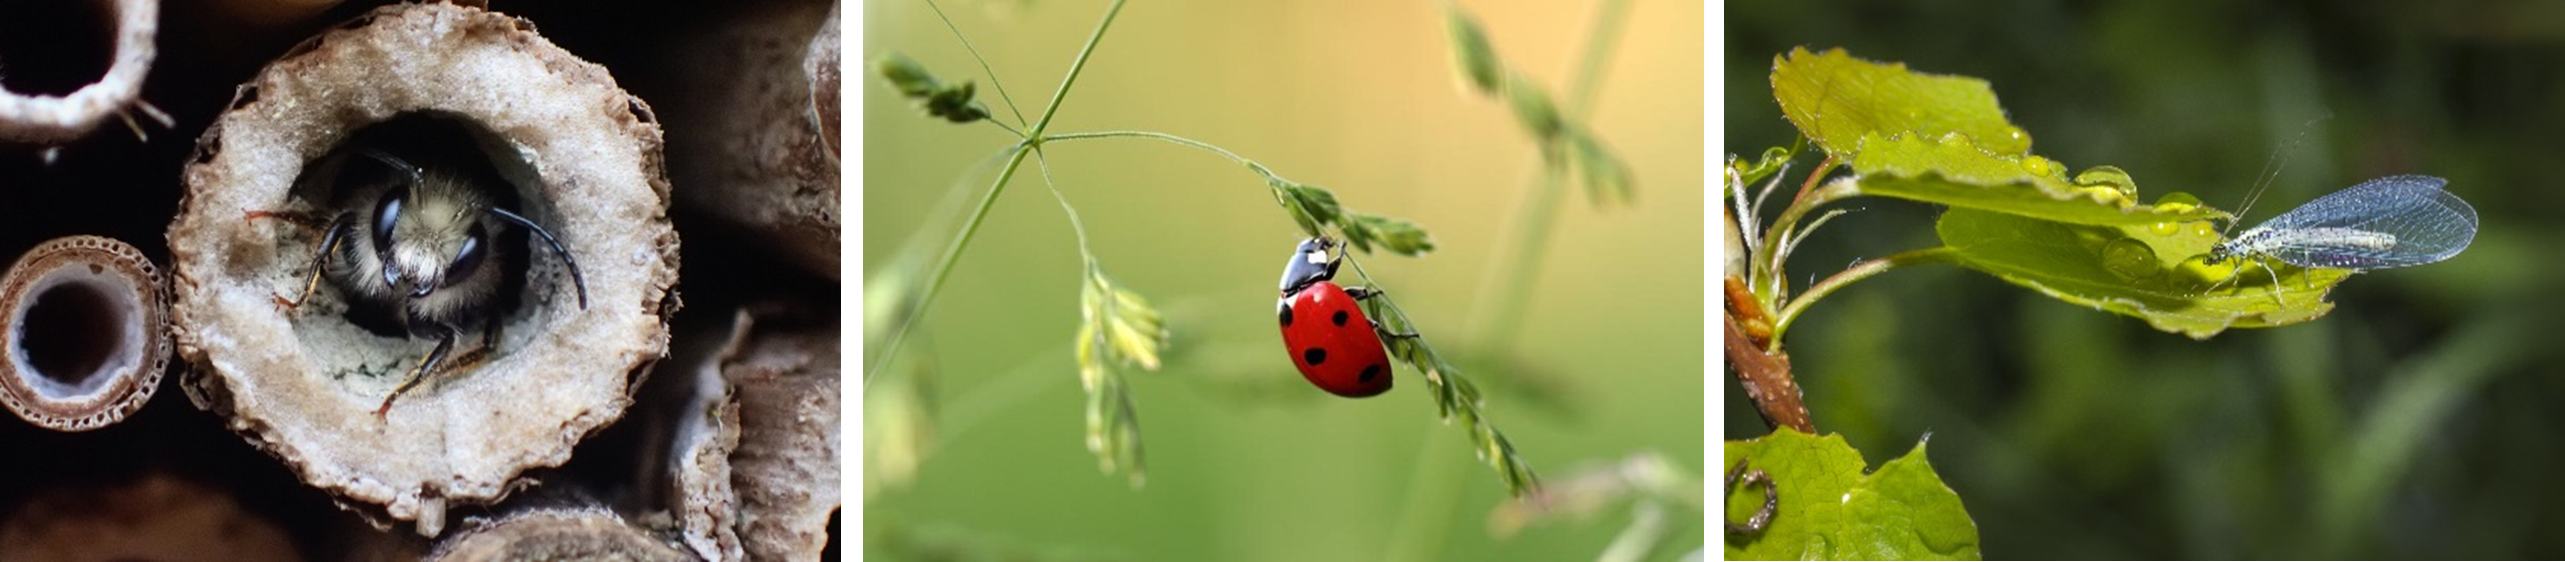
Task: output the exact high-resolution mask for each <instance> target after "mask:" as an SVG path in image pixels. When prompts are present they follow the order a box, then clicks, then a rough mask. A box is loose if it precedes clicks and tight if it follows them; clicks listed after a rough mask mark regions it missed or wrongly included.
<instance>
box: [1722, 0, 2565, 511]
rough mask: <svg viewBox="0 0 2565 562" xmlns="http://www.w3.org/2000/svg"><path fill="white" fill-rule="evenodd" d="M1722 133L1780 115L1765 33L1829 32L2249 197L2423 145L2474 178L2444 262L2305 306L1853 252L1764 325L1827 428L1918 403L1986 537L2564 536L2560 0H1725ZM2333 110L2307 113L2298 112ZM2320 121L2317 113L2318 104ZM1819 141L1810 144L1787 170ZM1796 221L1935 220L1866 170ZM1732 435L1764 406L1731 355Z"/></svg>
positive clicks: (1888, 238) (2117, 162)
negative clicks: (1778, 324) (2069, 296)
mask: <svg viewBox="0 0 2565 562" xmlns="http://www.w3.org/2000/svg"><path fill="white" fill-rule="evenodd" d="M1724 6H1725V10H1726V15H1727V18H1728V19H1727V24H1726V25H1727V27H1726V29H1725V30H1724V32H1725V34H1726V39H1725V40H1724V41H1725V42H1724V43H1723V45H1722V46H1721V49H1722V51H1723V55H1722V56H1724V57H1725V60H1726V69H1725V76H1723V84H1724V86H1723V91H1722V97H1723V99H1724V100H1725V101H1724V102H1723V103H1724V104H1725V114H1726V115H1727V119H1726V122H1727V129H1726V130H1725V131H1723V132H1722V141H1723V147H1724V148H1723V150H1724V151H1725V152H1727V153H1731V154H1738V155H1741V156H1746V157H1752V156H1754V155H1756V154H1760V153H1762V152H1763V150H1764V149H1765V148H1766V147H1771V146H1787V145H1788V144H1789V143H1791V142H1792V140H1793V135H1795V134H1796V133H1795V130H1794V129H1792V128H1791V126H1790V124H1789V122H1787V121H1785V120H1783V119H1782V118H1781V113H1780V110H1779V108H1778V107H1777V106H1776V105H1775V103H1774V102H1773V98H1772V90H1771V83H1770V81H1769V73H1770V72H1771V69H1772V60H1773V57H1774V56H1775V55H1777V54H1780V53H1784V52H1787V51H1788V50H1789V49H1790V48H1791V47H1794V46H1803V45H1804V46H1808V47H1811V48H1814V49H1823V48H1828V47H1837V46H1840V47H1845V48H1848V49H1851V51H1852V52H1853V53H1854V54H1855V55H1856V56H1860V57H1863V58H1868V59H1872V60H1879V61H1892V62H1904V63H1906V64H1907V65H1909V66H1910V67H1912V68H1914V69H1916V70H1919V71H1924V72H1934V73H1949V74H1961V75H1968V76H1975V77H1979V78H1984V79H1986V80H1988V81H1990V82H1992V83H1993V84H1994V88H1995V92H1996V94H1997V95H1998V96H1999V97H2000V99H2001V101H2002V103H2003V106H2004V108H2005V109H2006V111H2007V114H2008V115H2007V116H2008V117H2009V118H2010V119H2011V120H2012V121H2013V122H2014V123H2015V124H2017V125H2019V126H2020V127H2021V128H2023V129H2024V130H2026V131H2029V132H2030V134H2031V136H2032V138H2034V139H2036V144H2035V145H2034V146H2033V151H2034V152H2036V153H2038V154H2041V155H2043V156H2047V157H2050V158H2054V159H2057V160H2059V161H2061V162H2063V163H2065V164H2067V165H2068V166H2069V167H2070V168H2071V169H2083V168H2087V167H2091V166H2096V165H2105V164H2107V165H2113V166H2117V167H2119V168H2121V169H2123V170H2125V171H2127V173H2128V174H2129V175H2130V176H2131V177H2133V178H2136V179H2138V180H2140V181H2142V182H2144V184H2145V185H2146V186H2147V191H2148V192H2149V193H2167V192H2173V191H2183V192H2189V193H2192V194H2195V195H2197V196H2199V197H2200V199H2201V200H2203V201H2205V202H2207V203H2209V204H2211V205H2216V206H2220V207H2222V208H2224V207H2232V206H2234V205H2236V204H2237V203H2239V202H2241V201H2242V200H2243V198H2244V196H2245V191H2246V190H2247V189H2248V188H2249V187H2251V186H2252V185H2253V183H2254V182H2255V181H2256V179H2257V178H2256V173H2257V172H2258V171H2259V170H2261V169H2262V167H2263V164H2264V163H2265V161H2266V159H2267V158H2268V157H2269V156H2270V155H2271V153H2272V151H2273V149H2274V148H2275V147H2279V146H2281V145H2283V144H2285V143H2287V142H2288V141H2289V139H2290V138H2292V137H2295V136H2296V135H2298V134H2299V132H2300V131H2301V130H2307V131H2309V133H2308V137H2307V140H2306V142H2304V143H2303V145H2301V146H2299V147H2298V148H2296V149H2295V150H2294V151H2291V152H2290V153H2289V154H2288V155H2287V156H2288V160H2287V161H2286V162H2287V165H2286V168H2285V170H2284V171H2282V172H2281V173H2280V174H2279V176H2278V177H2277V180H2276V181H2275V182H2274V183H2273V185H2272V188H2271V191H2270V193H2268V194H2266V195H2265V196H2264V198H2263V202H2262V203H2261V204H2260V206H2259V207H2258V208H2255V209H2252V210H2250V211H2249V212H2248V213H2247V216H2246V217H2245V218H2244V222H2246V223H2248V224H2250V223H2257V222H2260V221H2262V220H2266V219H2268V218H2270V217H2271V216H2273V215H2276V214H2278V213H2280V212H2282V211H2285V210H2287V209H2288V208H2290V207H2292V206H2295V205H2297V204H2299V203H2303V202H2305V201H2307V200H2310V199H2313V198H2315V197H2318V196H2321V195H2323V194H2325V193H2329V192H2331V191H2332V190H2335V189H2340V188H2342V187H2346V186H2349V185H2352V184H2354V183H2357V182H2359V181H2361V180H2366V179H2369V178H2373V177H2378V176H2383V175H2389V174H2400V173H2418V174H2430V175H2436V176H2442V177H2447V178H2449V180H2450V189H2451V191H2453V192H2455V193H2457V194H2458V195H2460V196H2461V197H2464V198H2466V200H2467V201H2468V202H2470V203H2472V204H2474V205H2475V206H2476V208H2478V209H2479V210H2481V211H2482V212H2483V221H2482V223H2483V226H2482V230H2481V232H2480V234H2479V235H2478V238H2477V239H2476V242H2475V244H2474V246H2473V247H2471V248H2469V249H2468V250H2467V252H2466V253H2465V254H2462V255H2460V256H2458V257H2457V258H2455V259H2452V260H2450V261H2448V262H2445V263H2440V264H2435V265H2430V266H2425V267H2417V268H2409V269H2399V270H2387V271H2378V272H2370V273H2365V274H2362V275H2358V276H2355V277H2353V278H2352V279H2350V280H2348V281H2345V282H2343V284H2342V285H2341V286H2340V288H2339V289H2337V290H2336V291H2335V292H2334V293H2333V297H2332V298H2333V299H2334V300H2335V301H2336V302H2338V303H2340V306H2339V307H2338V308H2336V309H2335V310H2334V311H2333V312H2332V313H2331V314H2330V315H2329V316H2326V317H2324V318H2322V319H2319V320H2316V321H2313V322H2310V323H2306V324H2300V325H2295V326H2290V327H2285V328H2278V329H2248V330H2235V331H2230V332H2227V333H2225V334H2221V335H2219V336H2217V337H2216V338H2214V339H2212V340H2210V341H2206V342H2196V341H2192V340H2190V339H2188V338H2184V337H2181V336H2178V335H2173V334H2166V333H2161V332H2157V331H2155V330H2151V329H2149V328H2147V327H2146V326H2145V325H2144V323H2142V322H2141V321H2138V320H2135V319H2130V318H2123V317H2119V316H2114V315H2110V314H2106V313H2102V312H2098V311H2093V310H2089V309H2084V308H2079V307H2075V306H2072V305H2067V304H2064V303H2060V302H2058V301H2056V300H2053V299H2049V298H2046V297H2042V296H2040V295H2037V294H2033V293H2031V292H2029V291H2025V290H2022V289H2019V288H2016V287H2013V286H2010V285H2006V284H2004V283H2003V282H2002V281H1999V280H1996V279H1994V278H1992V277H1988V276H1986V275H1982V274H1978V273H1974V272H1970V271H1967V270H1963V269H1960V268H1957V267H1932V268H1917V269H1914V270H1911V271H1900V272H1896V273H1891V274H1888V275H1886V276H1882V277H1879V278H1876V279H1872V280H1869V281H1866V282H1864V283H1862V284H1860V285H1857V286H1854V287H1852V288H1850V289H1847V290H1845V291H1843V292H1841V293H1837V294H1836V295H1835V296H1833V297H1831V298H1829V299H1828V300H1827V301H1825V302H1822V303H1819V304H1818V305H1817V306H1815V307H1813V308H1812V309H1810V311H1809V315H1808V317H1807V318H1805V319H1804V320H1803V321H1802V322H1800V323H1799V324H1798V325H1797V327H1795V328H1794V329H1792V330H1791V332H1790V340H1789V341H1788V342H1787V344H1788V345H1789V350H1790V351H1791V354H1792V359H1793V362H1794V367H1795V368H1796V369H1797V375H1798V379H1799V381H1800V383H1801V385H1802V386H1803V388H1804V389H1805V392H1806V398H1807V401H1808V405H1809V409H1810V410H1811V411H1812V412H1813V413H1814V415H1815V418H1816V423H1817V426H1818V429H1820V430H1822V431H1827V432H1841V433H1843V434H1844V435H1845V436H1846V437H1847V438H1848V440H1849V441H1850V442H1851V443H1852V444H1853V445H1854V446H1856V447H1858V448H1860V449H1861V450H1862V451H1863V454H1864V455H1865V456H1867V457H1870V458H1890V457H1893V456H1895V455H1897V454H1899V453H1902V452H1904V450H1905V449H1906V448H1907V447H1910V446H1912V444H1913V443H1914V442H1915V440H1916V439H1917V438H1918V437H1919V436H1920V435H1921V434H1923V433H1925V432H1931V433H1933V435H1934V437H1933V441H1932V443H1933V464H1934V467H1935V469H1936V470H1938V471H1939V472H1940V473H1941V475H1942V477H1943V478H1944V479H1945V481H1947V482H1948V483H1949V484H1950V485H1951V486H1952V487H1953V488H1954V489H1956V490H1957V491H1958V492H1959V494H1960V496H1961V497H1962V498H1963V499H1964V500H1965V501H1967V503H1968V508H1969V513H1970V514H1971V515H1972V516H1974V517H1975V518H1976V519H1977V523H1978V525H1979V528H1980V530H1981V532H1982V535H1983V539H1984V545H1985V548H1986V553H1987V555H1988V556H1989V557H1994V558H2132V557H2134V558H2238V557H2243V558H2329V557H2356V558H2517V557H2525V558H2557V557H2565V534H2558V533H2555V532H2554V530H2555V529H2557V528H2558V526H2559V524H2560V522H2565V507H2560V506H2565V484H2559V483H2557V482H2555V480H2554V479H2553V478H2552V477H2550V475H2553V474H2556V473H2557V472H2558V469H2559V468H2565V464H2561V463H2565V450H2560V447H2565V440H2560V439H2558V438H2556V436H2555V433H2556V428H2559V427H2565V408H2559V407H2558V404H2559V403H2560V401H2565V376H2560V374H2565V369H2560V368H2559V367H2558V366H2557V365H2558V361H2557V360H2558V359H2559V357H2558V356H2557V354H2556V353H2555V352H2554V351H2553V350H2557V349H2560V348H2565V346H2559V345H2556V344H2555V343H2552V342H2551V341H2549V340H2551V339H2552V338H2555V337H2556V335H2557V334H2565V314H2559V312H2565V307H2560V306H2559V305H2558V304H2557V302H2558V301H2557V299H2555V298H2554V297H2552V296H2551V295H2552V291H2553V290H2554V288H2557V287H2565V277H2560V275H2565V269H2560V268H2559V267H2558V266H2557V265H2556V264H2557V259H2556V258H2554V257H2552V256H2551V255H2549V253H2548V252H2542V251H2540V249H2541V248H2545V247H2549V246H2551V245H2553V244H2554V241H2558V240H2565V221H2559V220H2555V219H2556V218H2557V217H2559V216H2560V215H2565V195H2559V193H2560V191H2559V190H2557V189H2555V188H2554V186H2559V185H2565V182H2560V181H2558V180H2556V179H2552V178H2550V177H2548V175H2547V173H2548V169H2549V168H2550V165H2549V164H2548V163H2550V162H2553V161H2555V159H2556V155H2557V154H2559V153H2560V152H2565V135H2560V134H2559V131H2565V5H2560V4H2549V3H2536V2H2511V3H2458V4H2438V3H2433V4H2421V3H2402V2H2360V3H2350V4H2342V3H2283V4H2244V3H2229V2H2216V1H2209V0H2179V1H2168V2H2153V1H2148V2H2139V1H2131V2H2106V3H2077V4H2074V5H2060V4H2052V3H2043V2H2008V3H1989V4H1979V3H1959V2H1938V3H1914V4H1907V3H1895V4H1892V3H1879V2H1752V3H1729V4H1725V5H1724ZM2327 115H2330V116H2331V118H2330V119H2325V120H2321V121H2316V119H2318V118H2321V117H2325V116H2327ZM2311 121H2313V124H2312V125H2309V123H2310V122H2311ZM1813 162H1814V157H1813V156H1809V155H1802V158H1801V161H1800V163H1799V165H1798V166H1794V167H1793V170H1792V173H1793V174H1794V176H1793V177H1791V178H1789V179H1788V180H1786V181H1787V182H1788V183H1789V184H1791V185H1796V183H1797V182H1798V181H1799V180H1801V179H1804V177H1805V176H1804V174H1805V173H1806V171H1807V170H1808V166H1809V164H1811V163H1813ZM1839 205H1840V206H1842V207H1845V208H1851V209H1860V211H1858V212H1857V213H1855V214H1853V215H1850V216H1846V217H1844V218H1843V219H1839V221H1838V222H1836V223H1835V224H1834V225H1831V227H1830V228H1828V229H1826V230H1825V231H1823V232H1821V233H1819V234H1818V235H1817V236H1815V237H1813V238H1811V239H1810V240H1808V242H1807V244H1806V246H1804V248H1805V250H1804V251H1803V252H1801V253H1800V254H1799V255H1798V256H1796V257H1795V258H1794V259H1793V260H1792V264H1791V265H1792V269H1791V271H1792V273H1793V275H1794V277H1801V279H1793V280H1792V283H1793V284H1794V286H1805V284H1806V283H1807V279H1804V277H1807V276H1810V275H1816V276H1823V275H1825V274H1827V273H1831V272H1833V271H1836V270H1840V269H1841V268H1842V264H1846V263H1850V262H1851V261H1852V260H1854V259H1856V258H1867V257H1879V256H1885V255H1888V254H1892V253H1896V252H1901V251H1906V250H1912V249H1917V248H1923V247H1928V246H1931V245H1933V244H1934V243H1935V242H1934V238H1933V233H1932V220H1933V218H1934V216H1936V214H1937V213H1939V212H1940V209H1938V208H1935V207H1932V206H1928V205H1920V204H1913V203H1908V202H1902V201H1894V200H1886V199H1876V198H1871V199H1857V200H1854V201H1851V202H1848V203H1843V204H1839ZM1721 382H1722V383H1723V386H1725V387H1726V388H1727V390H1726V391H1725V393H1726V398H1725V400H1726V405H1727V415H1726V418H1725V422H1724V423H1723V426H1724V428H1725V429H1724V430H1723V436H1724V437H1725V438H1728V439H1740V438H1749V437H1753V436H1758V435H1762V434H1764V433H1766V432H1767V431H1768V429H1767V428H1765V427H1764V425H1763V423H1762V422H1761V421H1760V420H1759V419H1757V418H1756V417H1755V414H1754V409H1753V407H1752V406H1751V404H1750V403H1749V402H1748V401H1747V400H1746V398H1745V397H1744V396H1743V393H1742V391H1741V390H1740V389H1739V388H1737V386H1736V383H1734V382H1733V379H1729V378H1727V377H1723V380H1722V381H1721Z"/></svg>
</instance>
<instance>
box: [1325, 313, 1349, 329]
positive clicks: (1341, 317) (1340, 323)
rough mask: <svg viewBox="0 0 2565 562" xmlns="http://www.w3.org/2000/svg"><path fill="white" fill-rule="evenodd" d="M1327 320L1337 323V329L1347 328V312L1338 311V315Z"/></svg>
mask: <svg viewBox="0 0 2565 562" xmlns="http://www.w3.org/2000/svg"><path fill="white" fill-rule="evenodd" d="M1327 320H1328V321H1331V322H1335V323H1336V327H1339V328H1342V327H1345V311H1342V310H1339V311H1336V315H1335V316H1330V317H1327Z"/></svg>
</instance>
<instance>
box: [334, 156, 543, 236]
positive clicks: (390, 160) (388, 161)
mask: <svg viewBox="0 0 2565 562" xmlns="http://www.w3.org/2000/svg"><path fill="white" fill-rule="evenodd" d="M363 153H364V154H365V157H367V158H373V159H374V160H375V161H377V162H382V163H383V165H385V166H391V167H392V169H394V170H400V171H401V173H402V174H404V175H408V176H409V177H410V184H411V185H417V184H418V183H419V182H420V181H423V179H422V175H423V174H422V172H420V171H419V167H418V166H417V165H414V164H411V163H410V161H408V160H402V159H401V157H399V156H393V155H392V154H391V153H388V152H384V151H383V150H382V149H377V148H368V149H365V150H364V151H363ZM511 216H512V217H513V215H511ZM517 220H518V221H524V220H525V219H524V218H517ZM544 237H545V238H550V237H551V235H545V236H544Z"/></svg>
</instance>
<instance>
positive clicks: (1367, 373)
mask: <svg viewBox="0 0 2565 562" xmlns="http://www.w3.org/2000/svg"><path fill="white" fill-rule="evenodd" d="M1380 367H1381V365H1380V364H1379V363H1373V364H1370V365H1365V366H1363V376H1362V377H1361V380H1362V381H1363V382H1372V379H1377V378H1380Z"/></svg>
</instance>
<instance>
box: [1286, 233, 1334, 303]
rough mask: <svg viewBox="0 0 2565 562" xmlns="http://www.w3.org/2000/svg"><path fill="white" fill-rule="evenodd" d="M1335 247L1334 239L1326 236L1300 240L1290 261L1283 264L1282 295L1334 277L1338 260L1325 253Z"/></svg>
mask: <svg viewBox="0 0 2565 562" xmlns="http://www.w3.org/2000/svg"><path fill="white" fill-rule="evenodd" d="M1335 247H1336V241H1334V240H1329V239H1326V238H1311V239H1308V240H1302V241H1300V248H1299V249H1295V250H1292V253H1291V261H1290V262H1288V263H1285V264H1283V275H1282V294H1283V296H1291V294H1292V293H1295V292H1299V291H1300V289H1301V288H1302V287H1307V286H1309V285H1311V284H1313V283H1317V282H1320V281H1326V280H1329V279H1335V278H1336V266H1337V264H1338V262H1337V261H1336V259H1335V258H1333V257H1330V256H1329V255H1328V253H1327V251H1328V250H1330V249H1334V248H1335Z"/></svg>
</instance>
